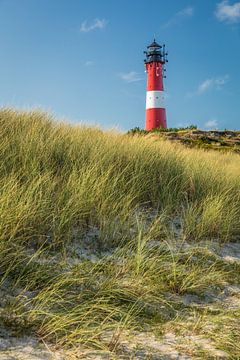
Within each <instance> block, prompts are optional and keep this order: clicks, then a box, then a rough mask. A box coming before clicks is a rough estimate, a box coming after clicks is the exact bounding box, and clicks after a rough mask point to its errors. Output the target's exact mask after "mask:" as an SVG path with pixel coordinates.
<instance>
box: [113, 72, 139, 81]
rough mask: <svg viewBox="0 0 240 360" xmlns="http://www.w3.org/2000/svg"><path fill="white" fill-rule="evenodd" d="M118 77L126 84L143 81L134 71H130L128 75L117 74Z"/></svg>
mask: <svg viewBox="0 0 240 360" xmlns="http://www.w3.org/2000/svg"><path fill="white" fill-rule="evenodd" d="M119 76H120V78H121V79H122V80H123V81H125V82H127V83H132V82H136V81H140V80H143V77H142V76H141V75H140V74H139V73H137V72H136V71H130V72H128V73H121V74H119Z"/></svg>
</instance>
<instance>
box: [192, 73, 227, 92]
mask: <svg viewBox="0 0 240 360" xmlns="http://www.w3.org/2000/svg"><path fill="white" fill-rule="evenodd" d="M228 80H229V75H224V76H220V77H217V78H210V79H206V80H204V81H203V82H202V83H201V84H199V86H198V89H197V93H198V94H202V93H204V92H206V91H208V90H210V89H217V90H220V89H221V88H222V87H223V86H224V85H225V84H226V83H227V82H228Z"/></svg>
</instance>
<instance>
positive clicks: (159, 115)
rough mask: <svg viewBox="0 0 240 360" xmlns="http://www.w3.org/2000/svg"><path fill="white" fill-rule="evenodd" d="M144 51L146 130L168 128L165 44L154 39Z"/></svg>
mask: <svg viewBox="0 0 240 360" xmlns="http://www.w3.org/2000/svg"><path fill="white" fill-rule="evenodd" d="M144 53H145V54H146V59H145V60H144V62H145V67H146V72H147V96H146V130H152V129H155V128H166V127H167V119H166V109H165V105H164V91H163V90H164V89H163V78H165V75H164V72H165V68H164V64H165V63H166V62H167V61H168V60H167V58H166V57H167V53H166V52H165V45H159V44H158V43H157V42H156V41H155V39H154V41H153V42H152V44H150V45H149V46H148V47H147V51H144Z"/></svg>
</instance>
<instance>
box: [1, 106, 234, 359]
mask: <svg viewBox="0 0 240 360" xmlns="http://www.w3.org/2000/svg"><path fill="white" fill-rule="evenodd" d="M0 157H1V159H0V160H1V161H0V251H1V252H0V270H1V277H2V278H1V284H2V286H6V285H5V284H6V282H7V283H8V286H9V288H10V289H12V290H14V289H15V290H16V289H18V291H20V290H21V291H20V295H19V296H18V297H17V300H16V302H14V303H10V304H8V305H7V306H6V309H5V312H3V313H2V318H1V320H2V321H3V323H4V324H5V325H6V326H9V327H10V328H14V329H15V330H16V329H18V330H16V331H20V332H21V331H27V330H28V331H32V332H33V333H35V334H38V335H39V336H40V337H41V338H44V339H47V340H49V341H52V342H53V343H58V344H61V345H66V346H76V345H78V344H79V343H80V344H84V345H86V346H90V347H91V346H98V347H101V348H107V349H108V350H110V351H113V352H114V351H115V350H116V349H117V343H118V339H119V338H120V334H121V333H122V332H124V330H125V329H132V328H135V329H142V328H144V327H145V326H148V327H150V328H151V327H153V328H155V327H156V324H157V326H158V327H160V328H162V329H164V326H166V323H169V322H170V323H172V322H173V323H174V319H175V318H176V316H177V314H178V313H179V312H181V311H186V309H183V307H184V306H183V305H182V304H179V303H178V302H176V301H175V300H173V297H172V296H173V295H174V294H175V295H176V294H177V295H178V296H181V295H183V294H185V293H195V294H198V295H201V294H204V291H206V290H209V289H212V288H214V289H215V288H219V289H220V288H221V287H222V286H224V284H226V283H231V282H232V283H237V282H238V281H239V276H238V274H239V267H237V266H236V265H233V266H230V265H229V266H228V265H226V264H225V263H222V262H221V261H219V260H218V259H215V258H213V257H212V255H211V256H210V255H209V254H208V253H207V252H204V251H200V250H197V249H195V248H194V247H192V248H191V249H189V250H186V249H185V250H184V249H182V247H181V246H180V244H183V243H184V242H185V241H188V242H192V243H194V242H196V243H198V242H199V241H202V240H208V241H211V240H214V241H219V242H229V241H239V234H240V206H239V205H240V166H239V161H240V160H239V155H234V154H219V153H215V152H205V151H202V150H197V149H187V148H183V147H182V146H181V145H177V144H176V145H175V144H172V143H170V142H167V141H164V142H159V141H157V140H156V139H154V138H152V139H150V138H148V139H145V138H144V137H129V136H127V135H125V134H122V133H118V132H116V131H107V132H104V131H102V130H101V129H99V128H90V127H86V126H73V125H68V124H64V123H59V122H55V121H54V120H53V119H52V118H51V116H49V115H47V114H45V113H42V112H40V111H33V112H18V111H13V110H11V109H2V110H1V111H0ZM176 224H177V225H176ZM89 229H98V230H99V233H98V234H99V235H98V236H96V237H95V238H93V243H92V244H91V246H92V249H93V250H92V251H93V252H100V253H101V252H102V251H106V250H111V256H108V257H102V258H101V259H100V260H99V261H97V262H96V263H94V264H93V263H92V262H91V261H89V260H85V261H79V264H78V265H75V266H74V265H71V264H69V262H68V257H69V254H71V250H70V249H71V246H73V244H76V243H78V244H79V247H81V246H82V244H83V240H84V237H85V236H86V234H87V233H88V231H89ZM156 242H157V243H158V244H160V245H158V246H157V247H156V246H155V245H154V244H155V243H156ZM171 243H174V244H176V243H178V244H179V246H176V247H175V248H173V247H172V246H171ZM56 254H57V262H53V263H51V262H49V263H47V264H46V263H45V262H44V259H45V258H46V257H50V258H51V256H52V258H53V259H54V256H56ZM19 289H20V290H19ZM29 291H30V292H31V296H28V295H27V294H29V293H28V292H29ZM189 312H191V311H190V310H189ZM215 322H217V321H216V320H215ZM173 328H174V326H173ZM107 331H111V333H112V340H111V341H110V342H106V341H104V340H102V337H103V335H104V334H105V333H106V332H107ZM209 336H210V335H209ZM229 337H230V334H229V336H228V335H227V333H226V338H229ZM218 342H219V338H218ZM217 346H220V345H218V344H217ZM220 347H221V346H220ZM228 349H230V350H229V352H230V353H231V352H232V354H235V353H236V351H237V350H236V348H234V346H232V345H231V347H229V348H228ZM234 356H235V355H234Z"/></svg>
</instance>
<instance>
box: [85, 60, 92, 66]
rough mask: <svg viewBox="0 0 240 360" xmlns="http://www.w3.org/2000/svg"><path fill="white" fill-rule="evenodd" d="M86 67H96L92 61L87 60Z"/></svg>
mask: <svg viewBox="0 0 240 360" xmlns="http://www.w3.org/2000/svg"><path fill="white" fill-rule="evenodd" d="M84 65H85V66H92V65H94V61H92V60H87V61H85V63H84Z"/></svg>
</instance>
